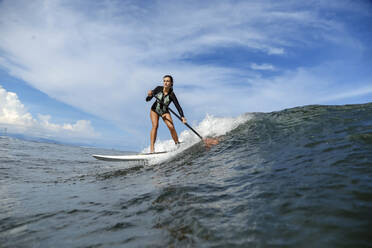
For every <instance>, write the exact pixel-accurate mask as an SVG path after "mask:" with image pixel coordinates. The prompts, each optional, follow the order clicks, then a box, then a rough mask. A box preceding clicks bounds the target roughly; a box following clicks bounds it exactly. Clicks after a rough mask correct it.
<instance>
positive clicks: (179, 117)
mask: <svg viewBox="0 0 372 248" xmlns="http://www.w3.org/2000/svg"><path fill="white" fill-rule="evenodd" d="M153 96H154V97H155V98H156V100H158V101H159V102H160V104H162V105H165V104H164V103H162V102H161V100H160V99H159V98H158V97H157V96H155V95H153ZM167 109H168V110H169V111H170V112H171V113H172V114H174V115H175V116H176V117H177V118H178V119H179V120H180V121H181V122H182V123H183V121H182V118H181V116H179V115H178V114H176V112H174V111H173V110H172V109H171V108H170V107H168V106H167ZM183 124H185V125H186V126H187V127H188V128H190V130H191V131H193V132H194V133H195V134H196V135H197V136H198V137H199V138H200V139H201V140H203V137H202V136H201V135H200V134H199V133H198V132H196V131H195V130H194V129H193V128H192V127H191V126H190V125H189V124H187V123H183Z"/></svg>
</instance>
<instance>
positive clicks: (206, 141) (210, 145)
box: [203, 138, 220, 148]
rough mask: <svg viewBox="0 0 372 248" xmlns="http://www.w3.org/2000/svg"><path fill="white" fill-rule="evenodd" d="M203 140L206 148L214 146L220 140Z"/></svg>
mask: <svg viewBox="0 0 372 248" xmlns="http://www.w3.org/2000/svg"><path fill="white" fill-rule="evenodd" d="M203 142H204V145H205V147H206V148H211V147H212V146H215V145H217V144H218V143H219V142H220V140H219V139H218V138H204V139H203Z"/></svg>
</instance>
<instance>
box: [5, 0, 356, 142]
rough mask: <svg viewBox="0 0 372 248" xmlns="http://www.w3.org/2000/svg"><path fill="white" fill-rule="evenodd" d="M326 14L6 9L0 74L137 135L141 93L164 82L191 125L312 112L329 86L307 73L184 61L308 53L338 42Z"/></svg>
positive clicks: (108, 5) (311, 8)
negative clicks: (250, 114)
mask: <svg viewBox="0 0 372 248" xmlns="http://www.w3.org/2000/svg"><path fill="white" fill-rule="evenodd" d="M344 5H345V3H344V2H343V1H341V2H340V3H338V4H337V6H336V7H337V8H338V9H342V6H344ZM331 7H332V5H330V4H329V3H323V2H322V1H320V2H319V1H307V2H306V4H304V3H303V2H301V3H298V2H296V1H284V2H283V1H234V2H233V3H232V2H230V1H217V2H216V1H213V2H212V3H211V2H208V1H186V2H183V1H170V2H169V1H155V2H151V3H148V5H146V6H142V3H141V2H135V1H103V2H100V1H99V2H94V1H78V2H76V1H66V0H64V1H59V0H36V1H22V0H3V1H0V51H1V54H0V66H2V67H3V68H5V69H6V70H7V71H9V73H10V74H11V75H13V76H15V77H18V78H21V79H23V80H24V81H26V82H27V83H28V84H30V85H32V86H33V87H35V88H37V89H39V90H41V91H42V92H45V93H46V94H48V95H49V96H51V97H52V98H55V99H57V100H60V101H62V102H64V103H68V104H69V105H72V106H74V107H77V108H79V109H82V110H84V111H86V112H88V113H92V114H94V115H97V116H100V117H102V118H104V119H107V120H111V121H113V122H115V123H116V124H118V125H120V126H122V127H123V129H124V130H126V132H127V133H131V134H133V135H138V134H143V132H144V131H142V130H146V133H147V129H146V128H148V126H149V125H150V122H149V120H148V119H149V118H148V111H149V110H148V109H149V104H146V103H145V102H144V98H145V96H146V92H147V90H148V89H151V88H153V87H155V86H156V85H157V84H158V83H159V82H160V80H161V76H162V75H164V74H168V73H170V74H173V75H174V76H175V80H176V82H175V90H176V92H177V96H178V98H179V100H180V101H181V104H182V106H183V107H184V108H185V109H186V110H187V112H185V113H186V115H187V116H192V118H201V117H202V116H204V115H205V113H206V112H209V113H211V114H231V113H236V114H239V113H241V112H245V111H258V110H266V111H267V110H270V109H277V108H278V107H279V106H288V105H292V106H294V105H295V104H305V103H315V102H316V100H317V99H318V98H314V97H312V96H314V95H316V96H317V95H319V93H318V91H321V92H323V91H324V92H326V93H325V95H327V94H328V95H329V94H330V92H327V85H328V84H335V82H333V83H332V80H328V81H327V80H325V79H324V78H322V77H320V76H318V77H317V76H314V75H312V74H311V73H310V72H311V70H312V69H311V68H301V69H298V68H297V69H295V70H294V71H293V72H285V71H280V73H282V75H280V76H278V77H275V78H270V79H267V80H266V79H262V78H260V76H259V74H258V73H259V70H275V69H276V67H274V66H273V65H271V64H260V63H255V61H254V59H251V58H247V59H248V64H250V65H251V69H252V70H254V71H253V72H252V71H251V70H248V71H247V70H246V69H241V68H232V67H230V66H229V65H228V64H226V65H224V66H215V65H200V64H193V63H191V62H187V61H185V60H183V59H184V58H189V57H191V58H192V57H193V56H194V55H198V54H204V53H208V52H213V51H214V50H219V49H223V48H231V47H232V48H236V47H238V48H242V49H246V50H248V51H251V52H252V53H259V54H262V55H263V56H268V57H269V58H270V57H271V56H279V57H280V56H282V57H285V56H290V55H291V54H290V52H291V50H290V49H291V48H293V47H298V46H311V45H312V42H314V39H315V38H314V37H313V36H316V37H317V38H316V42H318V41H319V40H322V39H323V40H327V41H329V42H334V41H335V40H336V41H339V40H343V38H344V37H345V36H346V35H344V34H345V33H344V30H343V28H344V27H343V25H341V24H340V23H337V22H336V21H334V20H331V19H327V18H325V17H323V16H321V15H320V10H321V9H329V8H331ZM333 7H335V6H333ZM333 7H332V8H333ZM346 7H347V8H350V6H348V5H347V6H346ZM346 7H345V9H346ZM307 30H311V32H308V31H307ZM314 34H315V35H314ZM333 34H336V35H333ZM340 37H341V38H340ZM349 39H351V40H352V38H349ZM314 43H315V42H314ZM351 43H352V42H351ZM277 71H279V70H277ZM323 75H324V74H323ZM284 79H285V80H284ZM286 80H288V81H286ZM312 80H313V81H312ZM258 83H259V84H258ZM182 88H185V89H187V90H182V91H181V90H179V89H182ZM336 93H337V92H336ZM289 94H295V96H294V97H292V96H290V95H289ZM226 98H227V100H225V99H226ZM319 99H320V98H319ZM196 107H198V108H196ZM17 113H21V112H17ZM19 118H21V117H19ZM22 118H23V121H24V122H25V123H27V121H29V122H31V123H32V122H33V121H35V119H34V118H31V119H30V120H28V119H27V118H28V117H27V112H25V116H24V117H22ZM37 122H38V123H39V125H41V123H44V124H43V125H44V130H53V129H58V128H60V130H61V129H63V130H68V129H69V128H72V129H74V130H77V129H79V127H84V126H85V127H89V123H84V122H80V123H76V124H75V126H74V125H71V126H68V125H67V126H58V125H57V127H58V128H57V127H55V126H53V124H51V123H50V122H49V119H48V118H46V117H39V119H38V120H37ZM45 123H46V124H45ZM23 126H25V125H23ZM139 130H141V131H139Z"/></svg>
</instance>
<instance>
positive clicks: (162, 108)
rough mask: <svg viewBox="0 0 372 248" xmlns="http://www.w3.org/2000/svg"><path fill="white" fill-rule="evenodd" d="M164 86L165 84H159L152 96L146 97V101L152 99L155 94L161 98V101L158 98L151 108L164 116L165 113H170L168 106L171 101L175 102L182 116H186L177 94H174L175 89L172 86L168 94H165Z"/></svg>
mask: <svg viewBox="0 0 372 248" xmlns="http://www.w3.org/2000/svg"><path fill="white" fill-rule="evenodd" d="M163 88H164V87H163V86H157V87H156V88H155V89H154V90H153V91H152V96H147V97H146V102H148V101H150V100H151V99H152V98H153V96H156V97H157V98H159V99H160V100H161V102H159V101H158V100H156V101H155V102H154V104H153V105H152V106H151V109H152V110H154V111H155V112H156V113H157V114H158V115H160V116H162V115H163V114H165V113H169V111H168V106H169V104H170V103H171V102H173V103H174V105H175V106H176V108H177V110H178V113H179V114H180V116H181V117H184V115H183V111H182V108H181V106H180V104H179V103H178V100H177V97H176V94H174V92H173V89H172V88H171V89H170V91H169V92H168V94H167V95H165V96H164V93H163Z"/></svg>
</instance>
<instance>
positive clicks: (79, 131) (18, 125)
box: [0, 86, 99, 141]
mask: <svg viewBox="0 0 372 248" xmlns="http://www.w3.org/2000/svg"><path fill="white" fill-rule="evenodd" d="M50 119H51V116H50V115H40V114H39V115H38V118H34V117H33V116H32V115H31V114H30V113H28V112H27V109H26V108H25V106H24V105H23V104H22V103H21V101H20V100H19V98H18V96H17V94H16V93H14V92H8V91H6V90H5V89H4V88H2V87H1V86H0V125H1V126H2V127H6V128H7V130H8V131H9V132H13V133H19V132H22V133H24V134H27V135H31V136H38V137H51V138H59V139H64V140H66V138H69V139H70V141H71V140H73V139H75V138H89V139H91V138H97V137H99V134H98V133H97V132H96V131H95V130H94V128H93V127H92V126H91V123H90V121H87V120H78V121H77V122H76V123H74V124H70V123H65V124H62V125H61V124H55V123H52V122H50Z"/></svg>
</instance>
